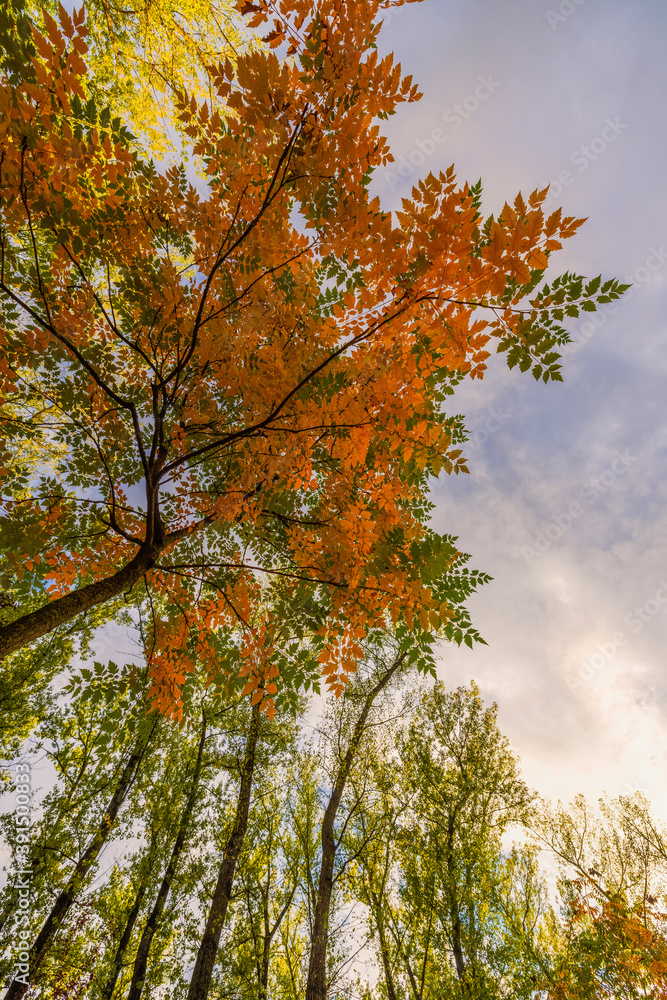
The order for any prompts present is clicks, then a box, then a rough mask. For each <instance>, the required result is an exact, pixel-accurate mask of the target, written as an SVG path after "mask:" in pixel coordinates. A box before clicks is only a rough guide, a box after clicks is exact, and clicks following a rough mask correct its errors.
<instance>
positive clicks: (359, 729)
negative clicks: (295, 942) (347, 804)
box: [306, 655, 405, 1000]
mask: <svg viewBox="0 0 667 1000" xmlns="http://www.w3.org/2000/svg"><path fill="white" fill-rule="evenodd" d="M404 659H405V655H401V656H399V657H397V659H396V660H395V661H394V662H393V664H392V665H391V667H390V668H389V669H388V670H387V671H385V673H384V674H383V675H382V677H381V678H380V680H379V681H378V682H377V684H376V685H375V686H374V687H373V688H371V690H370V691H369V692H368V694H367V695H366V700H365V701H364V704H363V708H362V710H361V713H360V715H359V718H358V719H357V722H356V725H355V727H354V731H353V733H352V739H351V740H350V744H349V746H348V748H347V752H346V754H345V757H344V758H343V760H342V761H341V764H340V767H339V768H338V773H337V775H336V781H335V782H334V786H333V791H332V792H331V798H330V799H329V802H328V804H327V808H326V810H325V812H324V818H323V819H322V832H321V842H322V861H321V864H320V879H319V882H318V886H317V901H316V904H315V918H314V920H313V929H312V932H311V946H310V962H309V965H308V983H307V986H306V1000H326V989H327V983H326V972H327V948H328V944H329V911H330V909H331V895H332V892H333V883H334V878H333V871H334V862H335V860H336V838H335V834H334V824H335V821H336V814H337V813H338V807H339V806H340V800H341V798H342V796H343V792H344V791H345V784H346V782H347V778H348V775H349V773H350V769H351V767H352V764H353V762H354V759H355V757H356V755H357V751H358V749H359V743H360V741H361V737H362V736H363V734H364V730H365V728H366V722H367V720H368V713H369V712H370V710H371V707H372V705H373V702H374V701H375V698H376V697H377V695H378V694H379V693H380V691H382V689H383V688H384V687H386V685H387V684H388V683H389V681H390V679H391V678H392V677H393V675H394V674H395V673H396V671H397V670H398V668H399V667H400V665H401V664H402V662H403V660H404Z"/></svg>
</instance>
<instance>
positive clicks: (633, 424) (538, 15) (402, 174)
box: [375, 0, 667, 819]
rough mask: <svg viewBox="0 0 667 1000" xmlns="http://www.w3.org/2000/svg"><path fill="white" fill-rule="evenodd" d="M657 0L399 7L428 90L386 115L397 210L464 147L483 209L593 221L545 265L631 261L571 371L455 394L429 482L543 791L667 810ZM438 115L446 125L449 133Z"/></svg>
mask: <svg viewBox="0 0 667 1000" xmlns="http://www.w3.org/2000/svg"><path fill="white" fill-rule="evenodd" d="M666 40H667V5H664V4H661V3H653V2H649V0H634V2H627V0H626V2H619V0H616V2H614V0H583V2H582V0H579V2H574V0H562V2H558V3H556V2H551V3H548V2H545V3H543V2H542V0H512V2H511V3H509V2H507V0H503V2H497V0H496V2H492V0H465V2H456V0H448V2H443V0H429V2H425V3H418V4H410V5H407V6H405V7H403V8H399V9H397V10H395V11H393V12H392V13H391V16H390V18H389V19H388V23H387V24H386V26H385V29H384V31H383V34H382V36H381V48H382V49H383V50H385V51H389V50H393V51H394V52H395V54H396V57H397V59H398V60H400V62H401V63H402V65H403V69H404V71H405V72H409V73H412V74H413V75H414V77H415V80H416V81H417V82H418V83H419V85H420V89H421V90H422V91H423V94H424V97H423V99H422V100H421V102H419V104H416V105H407V106H404V107H402V108H401V109H400V110H399V112H398V113H397V114H396V115H395V116H394V117H393V118H392V119H390V121H389V122H387V123H386V127H385V128H384V131H385V133H386V134H387V136H388V137H389V139H390V142H391V146H392V150H393V152H394V154H395V156H396V163H395V164H393V165H392V166H391V167H390V168H388V169H387V170H386V171H385V172H384V175H382V176H378V177H377V178H376V180H375V188H376V191H377V193H378V194H379V195H380V196H381V198H382V201H383V204H384V205H385V207H387V208H394V207H397V206H398V205H399V204H400V198H401V197H402V196H406V195H409V193H410V188H411V185H412V184H413V183H414V182H415V180H417V179H418V177H419V176H423V175H425V174H426V173H428V171H429V170H433V171H438V170H440V169H443V168H445V167H447V166H449V165H450V164H451V163H454V164H455V167H456V169H457V173H458V175H459V177H461V178H462V179H467V180H470V181H475V180H477V178H479V177H480V176H481V178H482V181H483V184H484V191H485V196H484V209H485V211H487V212H490V211H497V210H498V209H499V208H500V207H501V206H502V204H503V202H504V201H505V200H506V199H507V200H510V201H511V200H512V199H513V198H514V196H515V194H516V193H517V191H519V190H522V191H523V192H524V194H528V193H530V192H531V191H532V190H533V189H534V188H536V187H544V186H545V185H546V184H548V183H553V187H554V188H555V189H556V191H555V193H556V195H558V197H554V198H553V202H552V204H553V206H554V207H557V206H558V205H560V204H562V205H563V207H564V210H565V213H566V214H571V215H576V216H587V217H588V222H587V223H586V225H585V226H584V227H583V229H582V230H580V233H579V235H578V236H577V237H575V238H574V239H573V240H571V241H570V244H571V245H570V246H568V247H567V249H566V250H563V251H562V252H561V253H559V254H557V255H554V256H553V257H552V264H553V266H554V270H555V273H558V272H560V271H563V270H566V269H576V270H578V271H581V272H582V273H584V274H587V275H589V276H593V275H595V274H598V273H600V272H602V273H603V275H606V276H610V277H611V276H615V277H619V278H623V277H627V279H628V280H632V281H633V282H634V287H633V289H632V291H631V293H630V294H629V295H628V296H627V297H626V299H625V301H623V302H622V303H621V305H619V307H618V309H616V310H615V311H614V312H613V313H611V314H609V315H604V316H601V317H600V322H599V323H597V324H596V325H593V324H591V325H589V326H587V327H582V321H579V322H574V323H573V326H572V332H573V334H575V336H576V341H577V344H576V347H575V348H574V349H572V350H571V351H570V352H569V353H568V355H567V356H566V359H565V364H564V378H565V382H564V384H550V385H548V386H544V385H542V384H540V385H538V384H536V383H535V382H534V381H533V379H532V378H531V377H530V376H529V375H523V376H522V375H521V374H519V373H517V372H508V371H507V369H506V368H505V367H504V364H503V362H502V360H501V358H494V359H492V362H493V363H492V364H491V366H490V371H489V373H488V376H487V378H486V379H485V380H484V381H483V382H481V383H475V384H472V383H471V384H469V385H466V386H465V387H462V388H461V390H460V391H459V392H457V396H456V402H455V404H454V407H453V408H454V410H455V411H457V412H462V413H464V414H465V416H466V422H467V426H468V428H469V429H470V431H471V432H472V438H471V442H470V443H469V445H468V454H469V457H470V470H471V474H470V476H465V477H459V478H458V479H441V480H440V482H438V483H437V484H436V485H435V486H434V489H433V499H434V501H435V503H436V505H437V509H436V513H435V519H434V520H435V526H436V527H437V528H438V529H439V530H442V531H450V532H452V533H454V534H457V535H459V536H460V539H461V547H462V548H463V549H464V550H466V551H468V552H471V553H472V555H473V560H472V562H473V564H474V565H475V566H477V567H479V568H481V569H483V570H485V571H487V572H489V573H491V574H492V575H493V576H494V582H493V583H492V584H491V585H489V586H488V587H486V588H484V590H483V591H482V592H481V593H480V594H479V596H478V597H476V598H475V599H474V600H473V602H472V605H471V608H472V611H473V615H474V618H475V621H476V624H477V625H478V627H479V628H480V630H481V632H482V634H483V635H484V636H485V638H486V639H487V641H488V642H489V646H488V647H487V648H484V647H480V648H478V649H476V650H475V651H474V652H472V653H471V652H470V651H468V650H461V651H460V652H459V651H457V650H449V649H448V650H446V651H445V653H444V655H443V657H442V665H441V676H442V678H443V679H444V680H445V681H446V682H448V683H449V684H452V685H454V684H458V683H467V682H468V680H469V679H470V678H471V677H473V678H474V679H475V680H476V681H477V682H478V683H479V684H480V686H481V688H482V691H483V693H484V695H485V696H486V697H487V698H493V699H495V700H497V701H498V703H499V707H500V721H501V724H502V726H503V727H504V730H505V731H506V733H507V735H508V736H509V737H510V739H511V741H512V743H513V745H514V747H515V749H516V750H517V751H518V752H519V753H520V754H521V757H522V760H523V764H524V770H525V776H526V778H527V780H528V781H529V782H530V783H531V784H533V785H534V786H535V787H537V788H538V789H539V791H541V792H542V793H543V794H547V795H550V796H554V797H559V796H560V797H563V798H566V799H570V798H571V797H572V796H574V795H575V794H576V793H577V792H583V793H584V794H586V795H587V796H588V797H590V798H596V797H597V796H599V795H601V794H602V792H603V791H609V792H610V793H612V794H618V793H626V792H631V791H633V790H635V789H643V790H644V791H645V792H646V793H647V794H648V795H649V796H650V798H651V799H652V800H653V801H654V803H655V807H656V810H657V811H658V813H659V814H660V815H661V816H662V817H663V818H665V819H667V781H665V773H666V771H667V680H666V677H665V666H664V665H665V646H666V642H665V640H666V639H667V517H666V515H665V493H666V489H665V450H666V444H667V434H666V429H665V405H666V403H667V384H666V375H667V358H666V351H665V348H666V347H667V324H666V323H665V313H666V307H667V225H666V223H667V191H666V188H665V183H664V181H665V167H666V165H667V129H666V128H665V125H666V124H667V111H666V109H665V99H664V97H665V94H667V60H666V59H665V41H666ZM443 133H444V136H443Z"/></svg>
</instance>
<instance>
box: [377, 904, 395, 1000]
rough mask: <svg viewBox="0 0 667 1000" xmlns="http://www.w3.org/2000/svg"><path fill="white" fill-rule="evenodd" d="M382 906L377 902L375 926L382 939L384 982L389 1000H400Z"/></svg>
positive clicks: (381, 954) (381, 952)
mask: <svg viewBox="0 0 667 1000" xmlns="http://www.w3.org/2000/svg"><path fill="white" fill-rule="evenodd" d="M380 905H381V904H378V903H377V901H376V905H375V926H376V927H377V931H378V937H379V939H380V956H381V958H382V968H383V970H384V981H385V986H386V987H387V1000H398V997H397V996H396V988H395V986H394V976H393V973H392V971H391V956H390V954H389V944H388V942H387V935H386V934H385V929H384V918H383V916H382V911H381V909H380Z"/></svg>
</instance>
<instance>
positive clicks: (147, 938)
mask: <svg viewBox="0 0 667 1000" xmlns="http://www.w3.org/2000/svg"><path fill="white" fill-rule="evenodd" d="M205 740H206V717H205V716H204V718H203V720H202V730H201V738H200V740H199V747H198V750H197V760H196V762H195V769H194V773H193V775H192V781H191V784H190V792H189V795H188V798H187V802H186V803H185V808H184V810H183V812H182V814H181V820H180V823H179V826H178V833H177V834H176V840H175V842H174V846H173V849H172V852H171V857H170V858H169V863H168V865H167V868H166V871H165V873H164V878H163V879H162V883H161V885H160V888H159V890H158V894H157V899H156V900H155V904H154V906H153V909H152V910H151V912H150V914H149V917H148V920H147V921H146V926H145V927H144V931H143V934H142V935H141V940H140V942H139V947H138V948H137V954H136V956H135V959H134V968H133V970H132V982H131V983H130V990H129V993H128V994H127V1000H139V997H140V996H141V991H142V990H143V987H144V979H145V976H146V966H147V964H148V955H149V953H150V950H151V945H152V943H153V938H154V937H155V932H156V930H157V928H158V924H159V922H160V917H161V916H162V911H163V910H164V907H165V903H166V902H167V897H168V895H169V891H170V889H171V885H172V882H173V880H174V875H175V874H176V868H177V867H178V862H179V859H180V856H181V854H182V852H183V848H184V847H185V838H186V835H187V832H188V826H189V824H190V818H191V816H192V810H193V808H194V804H195V799H196V797H197V790H198V786H199V777H200V775H201V763H202V755H203V753H204V742H205Z"/></svg>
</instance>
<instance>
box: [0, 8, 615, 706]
mask: <svg viewBox="0 0 667 1000" xmlns="http://www.w3.org/2000/svg"><path fill="white" fill-rule="evenodd" d="M392 5H393V4H391V3H388V2H380V0H370V2H366V3H363V4H362V3H358V2H353V0H345V2H338V0H335V2H334V0H320V2H316V3H313V2H311V0H281V2H276V3H266V4H259V5H252V4H242V5H240V8H239V9H240V10H241V11H242V12H243V13H244V14H245V15H246V16H247V17H249V22H248V23H249V25H250V27H251V28H260V27H261V30H266V28H267V27H268V28H270V30H269V31H268V34H267V35H266V36H265V45H264V47H263V48H258V47H256V46H255V47H254V48H251V49H250V50H249V51H243V52H241V53H240V54H239V55H238V58H237V59H236V60H235V61H234V62H233V61H232V60H229V59H227V60H225V61H222V62H220V63H218V64H217V65H211V66H209V67H208V69H207V72H208V73H209V75H210V80H211V90H210V93H209V94H208V96H207V98H206V99H202V98H201V96H199V97H198V92H197V91H196V88H195V91H196V92H195V93H194V94H188V93H186V92H184V91H181V92H180V93H179V96H178V111H179V120H178V127H177V130H176V139H175V140H174V141H176V140H177V141H178V143H180V144H182V148H183V151H184V155H186V152H187V157H188V158H189V162H190V163H193V162H196V163H199V164H201V166H202V169H203V171H204V172H205V182H201V183H199V182H197V181H196V178H194V179H193V178H192V177H191V176H190V175H189V174H188V170H187V169H186V165H185V162H181V163H176V164H172V165H171V166H168V167H166V168H164V169H163V168H161V167H160V166H159V165H156V164H155V163H154V162H152V161H150V160H148V159H147V157H146V155H145V152H144V150H143V147H140V146H137V144H136V142H135V141H134V139H133V137H132V135H131V133H130V132H129V131H128V129H127V127H126V123H125V122H124V121H123V119H122V117H121V116H120V115H118V114H115V112H114V111H113V110H111V109H110V108H109V107H105V106H104V105H103V104H102V103H101V96H100V95H103V93H104V88H102V89H101V90H100V89H99V88H98V89H97V90H96V89H95V87H94V86H92V80H93V79H94V77H93V75H92V74H91V71H90V70H89V69H88V68H87V66H86V62H85V59H86V58H87V49H88V42H87V40H86V39H87V37H88V36H89V34H90V32H89V29H88V27H87V25H86V23H85V16H84V11H83V8H82V9H81V10H80V11H78V12H77V11H75V12H74V13H73V15H72V17H70V16H69V15H68V14H67V12H66V11H65V10H64V9H63V8H62V7H61V8H59V14H58V20H57V21H56V20H54V19H53V18H52V17H51V16H50V15H49V14H48V12H47V11H45V12H44V14H43V24H44V29H43V32H40V31H38V30H37V28H36V27H34V26H33V27H32V28H30V32H29V38H28V39H27V40H26V39H24V41H25V45H24V48H23V51H24V58H23V59H20V58H18V57H17V56H16V53H13V55H12V54H11V53H10V55H11V58H9V57H8V58H7V59H6V60H5V64H6V65H5V71H4V77H3V82H2V87H0V107H1V109H2V133H1V139H2V147H3V156H2V162H1V165H0V170H1V186H2V196H1V201H0V213H1V214H0V225H1V230H0V308H1V309H2V336H3V345H2V350H3V360H2V371H1V379H2V386H1V391H2V398H3V400H4V403H3V410H2V420H3V424H4V427H5V434H6V439H7V442H8V444H7V446H6V449H7V452H6V458H5V461H4V467H3V500H4V515H3V518H2V522H1V531H2V542H3V549H4V551H5V553H6V555H5V560H6V562H5V565H6V570H5V575H4V587H5V589H6V590H7V591H8V592H11V593H12V597H13V600H14V603H15V604H16V605H17V607H16V610H15V612H14V613H13V614H11V615H9V617H10V619H12V620H10V621H6V623H5V624H3V625H1V626H0V655H8V654H10V653H12V652H13V651H15V650H18V649H20V648H22V647H23V646H25V645H26V644H29V643H33V642H35V641H36V640H38V639H39V638H40V637H42V636H45V635H48V634H49V633H50V632H52V631H53V630H54V629H58V628H61V627H62V626H63V625H65V624H66V623H67V622H72V621H76V620H78V619H80V617H81V616H82V615H85V614H86V613H87V612H89V611H90V610H92V609H93V608H95V607H98V606H101V605H104V604H106V603H107V602H112V601H114V600H116V599H118V598H119V597H121V595H123V594H124V593H126V592H128V591H129V590H131V589H132V588H133V587H136V586H137V585H139V584H140V585H141V586H143V587H144V589H145V594H146V595H147V598H148V599H151V600H153V601H154V604H155V614H154V621H153V626H152V630H151V636H150V643H149V649H150V657H151V661H152V664H153V670H154V677H155V682H156V696H157V697H158V698H160V699H161V703H162V705H163V707H164V708H167V707H168V706H169V705H170V704H171V705H174V704H175V703H177V702H178V697H179V695H178V692H179V689H180V687H181V686H182V684H183V680H184V678H185V676H186V675H187V673H188V672H189V671H190V670H191V669H192V664H193V656H194V655H198V656H200V657H204V658H205V657H206V656H207V655H209V656H210V657H211V658H212V659H213V658H214V650H213V647H212V640H211V634H212V631H215V630H220V629H225V628H230V627H233V626H235V625H239V623H240V624H242V626H243V628H244V629H245V658H246V672H247V676H248V683H249V684H250V685H251V690H255V691H256V692H257V693H258V697H259V698H260V700H263V701H264V703H265V705H266V706H267V707H270V705H271V703H272V695H273V693H274V688H276V686H277V683H279V682H280V679H279V678H278V677H277V676H275V674H271V675H270V676H269V675H268V674H267V670H269V668H268V666H267V664H268V662H269V660H270V653H271V650H272V648H273V647H274V645H275V640H276V634H277V624H276V623H277V621H278V622H279V621H281V620H282V610H281V609H282V608H284V607H285V604H287V605H288V606H292V607H294V606H295V605H298V606H299V607H301V608H303V607H304V606H305V604H304V602H305V603H307V602H311V603H310V605H309V607H310V612H309V614H310V628H311V631H312V632H313V633H314V634H317V635H319V638H320V640H321V643H320V653H319V656H320V662H321V664H322V670H323V672H324V674H325V676H326V678H327V682H328V684H329V685H330V686H331V687H332V688H333V689H335V690H337V691H340V690H342V686H343V685H344V683H345V678H346V676H347V672H348V671H349V669H350V668H351V667H352V666H353V665H354V662H355V658H356V657H357V655H358V641H359V639H360V638H361V637H363V636H364V635H365V634H366V632H367V631H368V630H369V629H371V628H372V627H374V625H382V624H383V623H384V622H385V620H386V618H387V616H389V617H390V618H391V619H392V620H395V621H396V620H398V619H403V620H404V621H406V622H407V624H408V626H409V627H410V628H411V627H413V625H414V623H415V621H417V624H418V627H420V628H421V629H423V630H429V629H435V630H439V631H440V632H441V633H442V634H445V635H447V634H449V635H450V636H451V634H452V632H451V630H452V628H454V627H456V622H457V615H458V612H457V609H456V600H455V596H454V592H455V590H456V580H457V574H458V572H459V567H460V565H461V557H460V555H459V554H458V551H457V549H456V546H455V544H454V542H453V540H451V539H448V538H447V537H444V538H443V537H440V536H437V535H435V533H433V532H432V531H431V530H430V529H429V528H428V526H427V524H426V520H427V514H428V501H427V488H428V478H429V476H437V475H439V474H440V473H441V472H443V471H444V472H448V473H451V472H459V471H464V470H465V462H464V459H463V456H462V453H461V449H460V448H459V447H457V444H458V443H459V438H460V435H461V428H460V423H459V421H458V420H457V419H456V417H455V416H452V415H448V414H447V412H446V410H445V403H446V400H447V397H448V396H449V395H450V394H451V392H452V389H453V387H454V386H455V385H456V384H457V383H458V382H459V381H460V380H461V379H462V378H466V377H469V378H481V377H482V376H483V374H484V371H485V369H486V364H487V360H488V357H489V352H490V351H491V350H492V349H493V348H494V347H495V348H496V349H497V350H500V351H504V352H506V357H507V360H508V363H509V364H510V366H515V365H518V366H519V367H520V368H521V369H522V370H531V371H532V372H533V374H534V376H535V377H536V378H542V379H544V380H545V381H548V380H549V379H559V378H560V373H559V364H558V345H559V343H562V342H565V341H566V340H567V333H566V331H565V329H564V327H563V326H562V321H563V319H564V317H565V316H566V315H570V316H574V315H577V314H578V312H579V310H580V309H594V308H595V306H596V304H597V303H598V302H605V301H609V299H610V298H614V297H616V296H617V295H618V294H620V291H621V290H622V286H620V285H618V283H616V282H614V281H613V280H611V281H608V282H606V283H604V284H602V283H601V280H600V279H599V278H598V279H594V280H592V281H590V282H588V283H585V281H584V280H583V279H582V278H581V277H579V276H576V275H572V274H569V273H567V274H565V275H562V276H556V277H553V278H550V279H549V283H547V282H546V281H545V271H546V269H547V268H548V267H550V261H549V258H550V255H551V254H552V253H553V252H554V251H556V250H557V249H559V248H560V247H561V245H562V243H563V241H564V240H566V239H568V238H569V237H571V236H572V235H573V234H574V233H575V232H576V230H577V228H578V227H579V225H580V224H581V221H582V220H580V219H574V218H564V217H563V216H562V214H561V212H560V211H557V212H554V213H552V214H551V215H550V216H548V217H545V215H544V213H543V212H542V208H541V206H542V204H543V202H544V199H545V197H546V189H545V190H544V191H535V192H533V193H532V194H531V195H530V197H529V198H527V199H524V198H523V197H522V196H521V195H518V196H517V197H516V198H514V199H513V200H512V203H511V204H509V203H507V204H506V205H505V206H504V208H503V210H502V212H501V213H500V214H499V215H498V217H497V218H495V217H493V216H490V217H486V218H485V217H484V215H483V213H482V209H481V189H480V187H479V186H474V187H470V186H469V185H468V184H465V183H464V184H459V183H458V182H457V180H456V177H455V174H454V170H453V168H452V169H450V170H448V171H446V172H445V173H440V174H439V175H437V176H435V175H433V174H430V175H429V176H428V177H427V178H425V179H424V180H423V181H420V183H419V184H418V185H417V187H416V188H415V189H414V190H413V193H412V198H411V199H406V200H405V201H404V202H403V205H402V209H401V211H399V212H397V213H395V214H393V215H392V214H391V213H389V212H387V211H386V210H383V208H382V206H381V205H380V202H379V200H378V199H377V198H373V197H371V195H370V193H369V184H370V181H371V178H372V175H373V173H374V171H376V170H377V169H378V168H380V167H382V166H383V165H384V164H386V163H387V162H388V161H389V159H390V151H389V149H388V146H387V144H386V142H385V140H384V139H383V137H382V135H381V131H380V126H381V122H382V120H383V119H384V118H386V117H387V116H388V115H390V114H392V113H393V112H394V111H395V109H396V108H397V106H399V105H400V104H402V103H405V102H411V101H414V100H416V99H417V98H418V97H419V93H418V90H417V87H416V85H415V84H413V82H412V80H411V79H410V78H405V77H403V76H402V75H401V71H400V67H399V66H397V65H394V62H393V60H392V58H391V57H390V56H387V57H384V58H382V59H381V58H380V57H379V56H378V52H377V48H376V40H377V37H378V32H379V30H380V24H379V22H378V15H380V14H381V11H382V9H383V8H386V7H389V6H392ZM161 9H162V8H161V7H160V5H157V6H150V12H153V13H156V12H157V13H156V16H158V13H159V10H161ZM198 9H199V8H197V7H196V5H195V7H193V8H192V11H193V12H195V13H193V16H195V14H196V10H198ZM147 10H148V8H147ZM94 11H96V12H97V13H95V14H94V15H93V23H94V24H97V25H99V24H100V23H101V21H100V16H101V15H100V11H99V9H98V8H94ZM151 17H152V13H151ZM95 18H97V20H95ZM151 23H152V22H151ZM129 24H131V22H128V23H127V24H126V27H125V28H123V29H122V30H123V31H127V30H130V29H129V27H128V25H129ZM95 30H97V28H96V29H95ZM114 30H115V29H114ZM119 30H120V29H119ZM28 43H29V44H28ZM161 44H162V45H163V47H164V46H168V44H169V43H168V39H163V41H162V42H161ZM193 44H194V42H193ZM33 48H34V53H33V52H32V49H33ZM98 48H99V46H98ZM165 51H166V49H165ZM95 65H98V64H97V63H95ZM98 70H99V66H98ZM174 86H176V84H174ZM121 104H122V102H121ZM31 449H32V450H31ZM45 449H46V450H45ZM47 453H48V458H49V461H48V463H47V464H46V465H41V464H39V463H38V464H36V465H35V464H34V463H31V462H30V461H29V456H30V455H31V454H47ZM446 570H447V571H450V572H451V574H452V576H451V580H452V583H451V585H447V584H446V583H444V584H443V585H442V586H440V587H438V586H435V585H434V582H435V580H436V579H441V580H445V581H446V573H445V571H446ZM261 578H264V579H267V578H268V579H273V580H275V581H281V584H282V591H281V594H282V597H281V602H279V604H278V610H276V607H275V606H274V605H272V604H271V602H269V603H268V604H267V602H266V601H265V600H264V597H263V595H264V593H265V590H264V589H263V588H262V585H261V582H260V580H261ZM12 588H13V589H12ZM14 592H15V593H14ZM272 609H273V610H272ZM448 630H449V632H448ZM274 670H275V667H274Z"/></svg>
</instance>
